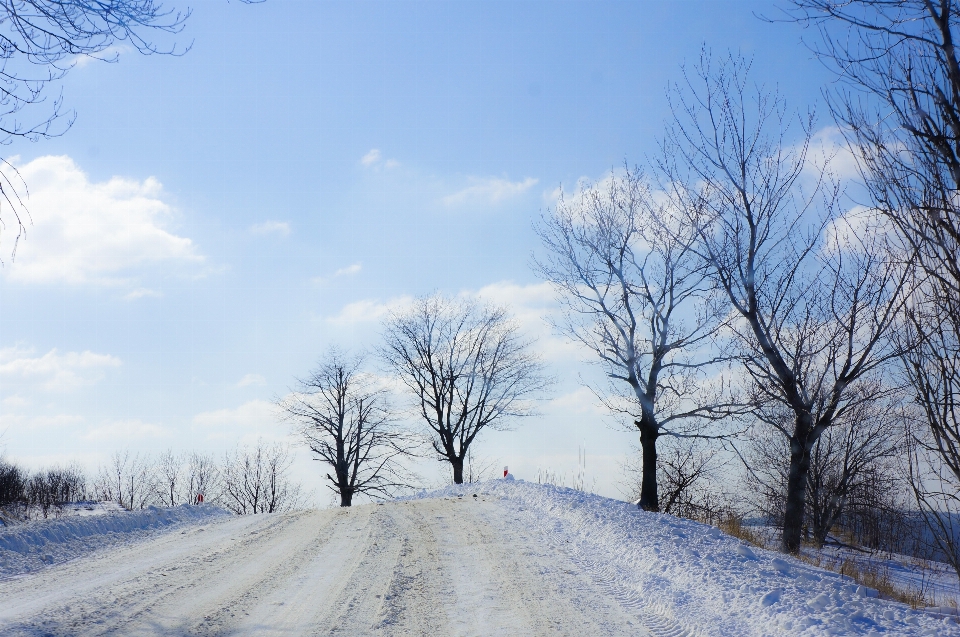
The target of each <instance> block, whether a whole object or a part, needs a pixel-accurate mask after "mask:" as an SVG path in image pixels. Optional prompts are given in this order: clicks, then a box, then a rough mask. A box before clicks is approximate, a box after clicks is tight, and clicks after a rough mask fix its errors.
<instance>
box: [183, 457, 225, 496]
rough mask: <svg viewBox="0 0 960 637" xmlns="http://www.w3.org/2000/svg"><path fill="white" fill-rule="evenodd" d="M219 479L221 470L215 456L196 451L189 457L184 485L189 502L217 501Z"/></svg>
mask: <svg viewBox="0 0 960 637" xmlns="http://www.w3.org/2000/svg"><path fill="white" fill-rule="evenodd" d="M219 479H220V470H219V468H218V467H217V463H216V461H215V460H214V459H213V456H210V455H206V454H203V453H199V452H196V451H194V452H192V453H191V454H190V455H189V456H188V457H187V467H186V477H185V481H184V486H185V489H186V494H185V495H186V496H187V501H188V502H190V503H191V504H200V503H202V502H217V501H218V500H219V497H218V495H219V494H218V491H219V489H218V486H219ZM200 496H203V497H202V498H201V497H200Z"/></svg>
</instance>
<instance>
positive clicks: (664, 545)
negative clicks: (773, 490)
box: [415, 480, 960, 637]
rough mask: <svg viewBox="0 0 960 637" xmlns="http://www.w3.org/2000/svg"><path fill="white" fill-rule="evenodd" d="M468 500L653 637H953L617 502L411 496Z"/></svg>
mask: <svg viewBox="0 0 960 637" xmlns="http://www.w3.org/2000/svg"><path fill="white" fill-rule="evenodd" d="M473 493H478V494H479V493H482V494H486V495H492V496H499V497H501V498H502V503H503V505H504V506H506V507H509V508H511V509H512V513H513V517H514V519H515V520H516V521H517V522H516V523H517V524H518V525H519V527H521V528H525V529H528V530H529V531H531V532H533V534H534V535H536V536H538V537H540V538H542V541H544V542H547V543H549V544H551V545H553V546H555V547H556V548H557V549H558V550H560V551H562V552H564V553H566V554H567V555H568V556H569V557H570V558H571V559H572V560H573V561H574V563H576V564H577V565H578V566H579V568H581V569H583V570H584V571H586V572H588V573H589V574H590V575H591V576H592V577H593V578H594V579H595V580H596V581H597V582H598V583H600V584H601V586H602V587H604V588H605V589H606V590H607V592H608V593H609V594H610V595H611V596H613V597H614V598H616V599H617V600H618V601H620V603H621V604H622V605H623V606H624V607H626V608H631V609H635V610H636V612H637V614H638V616H639V617H642V618H645V623H647V624H648V626H649V628H650V629H651V632H653V633H654V634H668V633H669V634H673V633H674V632H675V630H674V629H680V630H685V631H686V633H687V634H690V635H716V636H729V637H741V636H744V635H757V636H760V635H784V634H789V635H804V636H811V637H812V636H814V635H817V636H819V635H898V636H900V635H902V636H913V635H917V636H919V635H943V636H945V637H949V636H958V637H960V626H958V625H957V623H956V622H955V621H954V619H953V618H949V617H942V616H938V615H936V614H933V613H929V612H924V611H916V610H912V609H911V608H909V607H908V606H906V605H904V604H899V603H896V602H891V601H886V600H880V599H877V598H876V596H877V593H876V591H873V590H870V589H865V588H864V587H862V586H857V585H856V584H855V583H853V582H852V581H851V580H850V579H849V578H844V577H841V576H840V575H838V574H836V573H832V572H830V571H826V570H823V569H820V568H816V567H813V566H811V565H809V564H806V563H804V562H801V561H799V560H797V559H794V558H792V557H789V556H786V555H784V554H781V553H777V552H774V551H768V550H764V549H760V548H756V547H752V546H749V545H747V544H746V543H744V542H742V541H740V540H738V539H736V538H733V537H730V536H728V535H726V534H724V533H723V532H721V531H720V530H719V529H716V528H714V527H711V526H708V525H705V524H700V523H697V522H693V521H691V520H684V519H681V518H676V517H673V516H670V515H660V514H654V513H647V512H644V511H640V510H638V509H637V507H635V506H634V505H631V504H627V503H625V502H621V501H619V500H611V499H608V498H602V497H600V496H596V495H592V494H587V493H583V492H580V491H574V490H571V489H565V488H560V487H552V486H547V485H538V484H531V483H526V482H524V481H522V480H517V481H514V482H510V481H506V480H494V481H488V482H482V483H475V484H472V485H469V484H468V485H459V486H451V487H448V488H446V489H442V490H440V491H434V492H431V493H427V492H421V493H420V494H419V495H417V496H415V497H417V498H426V497H442V496H457V495H465V496H469V495H472V494H473ZM506 535H507V536H508V537H509V529H507V533H506ZM671 626H672V627H673V628H668V627H671Z"/></svg>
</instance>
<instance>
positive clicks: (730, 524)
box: [719, 516, 767, 548]
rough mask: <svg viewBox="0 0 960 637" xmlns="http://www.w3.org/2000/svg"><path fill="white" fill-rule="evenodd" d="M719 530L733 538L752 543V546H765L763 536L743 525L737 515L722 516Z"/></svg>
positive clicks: (741, 519)
mask: <svg viewBox="0 0 960 637" xmlns="http://www.w3.org/2000/svg"><path fill="white" fill-rule="evenodd" d="M719 526H720V530H721V531H723V532H724V533H726V534H727V535H732V536H733V537H735V538H739V539H741V540H743V541H744V542H747V543H748V544H753V545H754V546H759V547H760V548H767V545H766V543H765V542H764V541H763V537H762V536H761V535H760V534H759V533H757V532H756V531H754V530H753V529H751V528H750V527H749V526H744V524H743V518H740V517H737V516H730V517H727V518H724V519H723V520H722V521H721V522H720V525H719Z"/></svg>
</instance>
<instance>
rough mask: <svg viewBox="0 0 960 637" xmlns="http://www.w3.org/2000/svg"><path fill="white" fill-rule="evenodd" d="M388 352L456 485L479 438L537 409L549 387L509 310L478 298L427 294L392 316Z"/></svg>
mask: <svg viewBox="0 0 960 637" xmlns="http://www.w3.org/2000/svg"><path fill="white" fill-rule="evenodd" d="M381 355H382V358H383V360H384V361H385V362H386V363H387V365H388V366H389V367H390V368H391V369H392V370H393V371H394V372H395V373H396V374H397V376H398V377H399V379H400V381H401V382H402V383H403V384H404V385H405V386H406V387H407V389H408V390H409V391H410V393H411V394H412V395H413V397H414V400H415V403H416V409H417V412H418V414H419V415H420V417H422V418H423V422H424V423H425V424H426V426H427V428H428V429H429V431H430V433H431V442H432V445H433V450H434V451H435V452H436V454H437V456H438V459H439V460H441V461H444V462H449V463H450V466H451V467H452V469H453V481H454V482H455V483H456V484H461V483H462V482H463V466H464V459H465V458H466V455H467V453H468V452H469V450H470V445H472V444H473V442H474V441H475V440H476V438H477V435H479V434H480V433H481V432H482V431H484V430H485V429H488V428H489V429H494V430H496V429H501V428H503V427H504V426H506V425H507V424H508V421H509V419H510V418H515V417H521V416H526V415H529V414H531V413H532V409H533V406H532V399H534V398H536V397H537V396H538V395H539V394H540V393H541V392H542V391H543V390H544V389H545V387H546V385H547V380H546V378H545V377H544V375H543V367H542V365H541V363H540V361H539V359H538V358H537V357H536V356H535V355H534V354H533V353H532V352H531V351H530V344H529V342H527V341H525V340H524V339H523V338H522V337H521V335H520V332H519V328H518V326H517V324H516V323H515V322H513V321H512V320H511V319H510V318H509V317H508V315H507V312H506V310H505V309H503V308H498V307H491V306H480V305H477V304H476V303H473V302H470V301H463V300H452V299H448V298H445V297H442V296H432V297H425V298H420V299H418V300H417V301H416V302H415V303H414V304H413V306H412V307H410V308H409V309H407V310H404V311H399V312H395V313H393V314H391V315H390V317H389V318H388V319H387V321H386V324H385V327H384V345H383V346H382V348H381Z"/></svg>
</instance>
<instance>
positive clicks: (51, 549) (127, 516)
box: [0, 504, 230, 578]
mask: <svg viewBox="0 0 960 637" xmlns="http://www.w3.org/2000/svg"><path fill="white" fill-rule="evenodd" d="M222 516H230V513H228V512H226V511H224V510H223V509H221V508H219V507H215V506H208V505H204V506H191V505H187V504H184V505H181V506H178V507H173V508H167V509H162V508H158V507H148V508H146V509H143V510H142V511H131V512H127V511H124V512H118V513H105V514H103V515H90V516H70V517H64V518H58V519H52V520H37V521H33V522H26V523H24V524H18V525H15V526H8V527H0V578H2V577H8V576H11V575H17V574H21V573H26V572H29V571H33V570H36V569H37V568H41V567H42V566H45V565H49V564H57V563H60V562H65V561H67V560H70V559H74V558H76V557H79V556H81V555H83V554H85V553H88V552H90V551H93V550H96V549H100V548H104V547H108V546H112V545H117V544H122V543H125V542H129V541H131V540H134V539H141V538H144V537H147V536H148V535H150V534H152V533H154V532H156V531H158V530H161V529H168V528H173V527H175V526H179V525H182V524H185V523H199V522H203V521H205V520H209V519H212V518H219V517H222Z"/></svg>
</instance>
